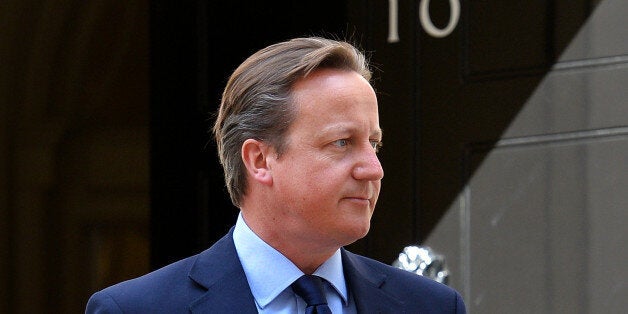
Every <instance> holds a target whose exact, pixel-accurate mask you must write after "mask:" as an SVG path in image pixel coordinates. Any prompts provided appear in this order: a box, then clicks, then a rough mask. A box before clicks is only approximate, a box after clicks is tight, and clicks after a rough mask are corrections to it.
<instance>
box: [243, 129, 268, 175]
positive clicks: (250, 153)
mask: <svg viewBox="0 0 628 314" xmlns="http://www.w3.org/2000/svg"><path fill="white" fill-rule="evenodd" d="M272 152H273V150H272V149H271V147H270V146H268V145H266V144H265V143H264V142H262V141H258V140H255V139H247V140H246V141H244V143H243V144H242V161H243V162H244V166H245V167H246V170H247V172H248V175H249V177H250V178H251V179H253V180H255V181H258V182H260V183H262V184H265V185H271V184H272V183H273V176H272V172H271V171H270V168H269V167H268V157H269V154H271V153H272Z"/></svg>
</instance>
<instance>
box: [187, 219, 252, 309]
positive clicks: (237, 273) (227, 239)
mask: <svg viewBox="0 0 628 314" xmlns="http://www.w3.org/2000/svg"><path fill="white" fill-rule="evenodd" d="M188 276H189V277H190V279H191V280H193V281H194V282H195V283H197V284H198V285H200V286H202V287H203V288H205V289H207V292H206V293H205V294H204V295H203V296H201V297H200V298H199V299H197V300H196V301H194V302H193V303H192V304H190V311H191V312H192V313H234V310H236V309H237V311H238V313H257V307H256V306H255V299H254V298H253V295H252V294H251V290H250V289H249V284H248V282H247V280H246V275H245V274H244V270H243V269H242V265H241V264H240V260H239V258H238V254H237V253H236V250H235V245H234V244H233V228H232V229H231V230H230V231H229V233H228V234H227V235H226V236H224V237H223V238H222V239H220V240H218V242H216V243H215V244H214V245H213V246H212V247H211V248H209V249H208V250H206V251H203V252H202V253H200V254H199V256H198V258H197V260H196V262H195V263H194V265H193V266H192V268H191V270H190V273H189V275H188Z"/></svg>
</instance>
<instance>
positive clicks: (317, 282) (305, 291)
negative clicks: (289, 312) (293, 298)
mask: <svg viewBox="0 0 628 314" xmlns="http://www.w3.org/2000/svg"><path fill="white" fill-rule="evenodd" d="M292 290H294V293H296V294H297V295H298V296H300V297H301V298H302V299H303V300H304V301H305V303H307V305H308V306H316V305H321V304H327V299H326V298H325V290H324V288H323V279H322V278H321V277H318V276H314V275H303V276H301V278H299V279H297V280H296V281H295V282H294V283H292Z"/></svg>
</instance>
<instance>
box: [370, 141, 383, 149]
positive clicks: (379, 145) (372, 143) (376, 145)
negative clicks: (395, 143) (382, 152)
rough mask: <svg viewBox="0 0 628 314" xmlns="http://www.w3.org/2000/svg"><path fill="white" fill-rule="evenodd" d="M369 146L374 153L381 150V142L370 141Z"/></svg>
mask: <svg viewBox="0 0 628 314" xmlns="http://www.w3.org/2000/svg"><path fill="white" fill-rule="evenodd" d="M371 146H372V147H373V149H374V150H375V152H379V149H380V148H382V142H381V141H371Z"/></svg>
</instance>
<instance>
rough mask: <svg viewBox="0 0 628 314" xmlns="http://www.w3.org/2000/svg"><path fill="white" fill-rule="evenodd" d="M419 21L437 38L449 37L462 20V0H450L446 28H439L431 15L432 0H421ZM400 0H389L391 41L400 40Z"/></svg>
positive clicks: (389, 37) (389, 40) (426, 30)
mask: <svg viewBox="0 0 628 314" xmlns="http://www.w3.org/2000/svg"><path fill="white" fill-rule="evenodd" d="M420 1H421V2H420V3H419V22H421V26H422V27H423V30H425V32H426V33H427V34H428V35H430V36H432V37H436V38H443V37H447V36H448V35H449V34H451V33H452V32H453V31H454V29H455V28H456V26H457V25H458V21H459V20H460V0H449V22H448V23H447V26H445V28H442V29H441V28H438V27H436V26H434V23H432V18H431V17H430V0H420ZM398 11H399V8H398V0H388V39H387V41H388V42H389V43H396V42H399V30H398V25H399V21H398Z"/></svg>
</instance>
